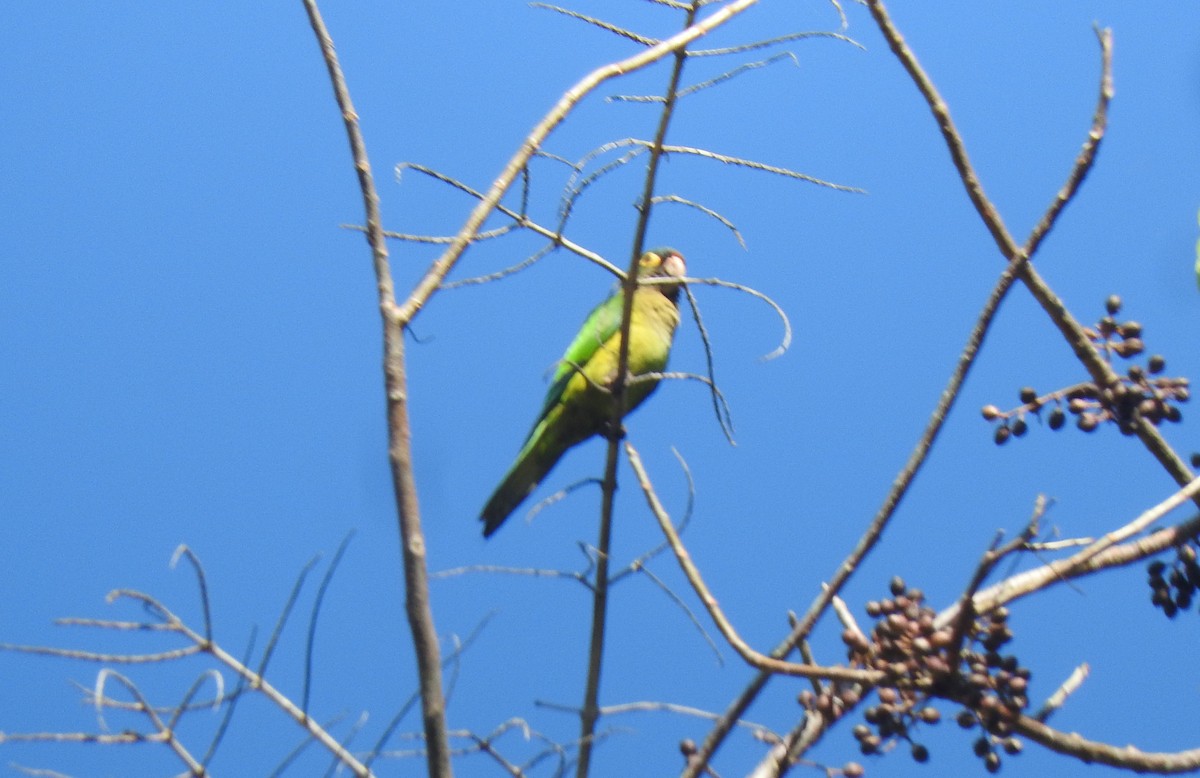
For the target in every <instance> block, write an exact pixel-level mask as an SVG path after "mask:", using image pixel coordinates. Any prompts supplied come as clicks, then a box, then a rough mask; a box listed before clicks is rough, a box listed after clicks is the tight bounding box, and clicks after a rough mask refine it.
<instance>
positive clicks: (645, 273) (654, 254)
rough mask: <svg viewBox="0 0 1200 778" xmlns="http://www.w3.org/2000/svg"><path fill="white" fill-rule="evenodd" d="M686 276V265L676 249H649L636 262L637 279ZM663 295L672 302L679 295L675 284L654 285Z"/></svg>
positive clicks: (663, 247)
mask: <svg viewBox="0 0 1200 778" xmlns="http://www.w3.org/2000/svg"><path fill="white" fill-rule="evenodd" d="M685 275H687V263H686V262H685V261H684V259H683V255H682V254H680V253H679V252H678V251H677V250H676V249H673V248H667V247H665V246H662V247H659V248H656V249H650V250H649V251H647V252H646V253H644V254H642V257H641V259H639V260H638V277H639V278H683V277H684V276H685ZM654 287H655V288H656V289H658V290H659V291H661V292H662V293H663V295H665V296H666V297H668V298H669V299H671V300H674V299H675V298H676V297H677V296H678V295H679V286H678V285H676V284H655V285H654Z"/></svg>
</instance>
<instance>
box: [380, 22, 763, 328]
mask: <svg viewBox="0 0 1200 778" xmlns="http://www.w3.org/2000/svg"><path fill="white" fill-rule="evenodd" d="M757 2H758V0H734V2H731V3H730V4H729V5H726V6H724V7H723V8H720V9H719V10H717V11H715V12H714V13H713V14H712V15H711V16H709V17H707V18H705V19H704V20H703V21H700V22H698V23H696V24H694V25H691V26H689V27H688V28H687V29H685V30H683V31H682V32H679V33H677V34H675V35H673V36H671V37H670V38H667V39H666V40H665V41H663V42H662V43H659V44H657V45H655V46H652V47H650V48H648V49H646V50H645V51H641V52H638V53H637V54H635V55H633V56H631V57H627V58H625V59H623V60H620V61H619V62H613V63H610V64H608V65H604V66H603V67H599V68H596V69H595V70H593V71H592V72H591V73H589V74H587V75H586V76H584V77H583V78H582V79H580V81H579V82H578V83H577V84H575V86H573V87H571V88H570V89H568V90H567V91H566V93H564V94H563V96H562V97H561V98H560V99H559V101H558V102H557V103H556V104H555V105H554V107H553V108H551V109H550V111H549V113H547V114H546V115H545V117H543V118H542V120H541V121H540V122H538V124H537V125H536V126H535V127H534V128H533V130H532V131H531V132H530V133H529V135H528V136H527V137H526V138H525V142H524V143H522V144H521V148H520V149H519V150H518V151H517V153H516V154H514V155H513V157H512V158H511V159H510V160H509V161H508V164H507V165H505V167H504V170H502V171H501V172H500V175H499V176H497V177H496V180H495V182H494V183H493V184H492V187H491V189H489V190H488V193H487V195H486V196H485V197H484V199H483V201H482V202H480V203H479V204H478V205H477V206H475V208H474V210H472V211H471V214H470V216H468V217H467V221H466V222H465V223H464V224H463V226H462V229H460V230H459V231H458V235H457V236H456V237H455V240H454V243H452V244H451V245H450V247H449V248H448V249H447V250H446V252H445V253H444V254H442V256H440V257H438V258H437V260H435V261H434V262H433V264H432V265H430V266H429V268H428V269H427V270H426V271H425V275H424V277H423V278H422V279H421V280H420V281H419V282H418V283H417V285H416V287H414V288H413V290H412V293H411V294H409V296H408V299H407V300H405V302H404V304H403V305H402V306H400V309H399V310H398V311H397V313H396V318H395V322H396V324H397V325H398V326H400V327H405V326H407V325H408V323H409V322H410V321H412V319H413V317H414V316H416V315H417V313H418V312H419V311H420V310H421V308H423V307H424V306H425V303H427V302H429V298H430V297H432V296H433V295H434V293H436V292H437V290H438V287H439V286H440V285H441V283H442V280H443V279H444V278H445V277H446V274H447V273H449V272H450V270H451V268H453V267H454V264H455V263H456V262H458V258H459V257H460V256H462V253H463V251H464V250H465V249H466V248H467V244H469V243H470V242H471V240H472V238H473V236H474V235H475V233H476V232H477V231H478V230H479V228H480V227H481V226H482V225H483V223H484V221H485V220H486V219H487V217H488V216H489V215H491V213H492V211H493V210H495V208H496V204H497V203H499V202H500V199H501V198H502V197H503V196H504V193H505V192H507V191H508V189H509V187H511V186H512V184H513V181H515V180H516V178H517V176H518V175H519V174H520V172H521V170H522V169H523V168H524V167H525V163H527V162H528V161H529V158H530V157H532V156H533V154H534V153H535V152H536V151H538V150H539V149H540V148H541V146H542V143H544V142H545V140H546V138H547V137H549V135H550V133H552V132H553V131H554V130H555V129H556V128H557V127H558V125H559V124H561V123H562V122H563V120H564V119H566V118H567V116H568V115H569V114H570V113H571V112H572V111H573V110H575V106H577V105H578V104H579V103H580V101H582V100H583V98H584V97H586V96H587V95H589V94H590V93H591V92H593V91H595V89H596V87H598V86H600V85H601V84H603V83H604V82H605V81H608V80H609V79H611V78H616V77H617V76H623V75H626V74H628V73H633V72H635V71H637V70H641V69H642V68H644V67H646V66H648V65H650V64H652V63H654V62H657V61H659V60H660V59H662V58H664V57H666V56H667V55H668V54H671V53H672V52H675V51H679V50H681V49H683V48H684V47H686V46H687V45H688V44H689V43H691V42H692V41H694V40H696V39H698V38H701V37H703V36H705V35H707V34H708V33H709V32H711V31H713V30H715V29H716V28H718V27H720V26H721V25H723V24H726V23H727V22H729V20H730V19H732V18H733V17H735V16H737V15H738V14H740V13H743V12H744V11H746V10H747V9H748V8H750V7H751V6H753V5H755V4H756V3H757Z"/></svg>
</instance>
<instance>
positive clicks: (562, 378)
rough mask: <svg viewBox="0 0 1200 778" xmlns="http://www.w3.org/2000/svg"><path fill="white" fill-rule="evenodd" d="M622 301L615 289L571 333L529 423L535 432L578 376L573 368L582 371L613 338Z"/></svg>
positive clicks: (621, 296)
mask: <svg viewBox="0 0 1200 778" xmlns="http://www.w3.org/2000/svg"><path fill="white" fill-rule="evenodd" d="M624 300H625V295H624V294H623V293H622V290H621V289H620V288H618V289H617V291H615V292H614V293H613V294H612V295H610V296H609V298H608V299H607V300H605V301H604V302H602V303H600V304H599V305H597V306H596V307H595V308H593V309H592V312H591V313H589V314H588V317H587V319H585V320H584V322H583V326H582V327H580V328H579V332H577V333H575V339H574V340H572V341H571V345H569V346H567V350H566V351H564V352H563V355H562V358H561V359H559V360H558V365H557V366H556V367H555V368H554V376H553V377H552V378H551V379H550V388H549V389H547V390H546V399H545V400H544V401H543V402H542V410H541V413H539V414H538V417H537V421H535V422H534V423H533V429H537V426H538V424H539V423H541V421H542V420H543V419H545V418H546V414H548V413H550V409H551V408H553V407H554V406H555V405H556V404H557V403H558V402H559V401H560V400H562V396H563V392H565V391H566V389H567V384H568V383H569V382H570V380H571V376H573V375H575V373H577V372H578V369H577V367H578V368H582V367H583V366H584V365H586V364H587V363H588V360H590V359H591V358H592V356H594V355H595V353H596V352H597V351H598V350H599V349H600V346H602V345H604V343H605V342H607V341H608V339H609V338H611V337H612V336H613V335H616V334H617V330H619V329H620V327H621V309H622V307H623V303H624ZM529 434H530V435H532V434H533V430H530V433H529Z"/></svg>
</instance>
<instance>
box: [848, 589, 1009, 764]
mask: <svg viewBox="0 0 1200 778" xmlns="http://www.w3.org/2000/svg"><path fill="white" fill-rule="evenodd" d="M890 589H891V595H892V596H891V597H889V598H887V599H883V600H878V601H872V602H869V603H867V614H868V615H870V616H871V617H873V618H875V619H877V621H876V624H875V628H874V629H873V630H872V631H871V635H870V637H869V638H868V637H866V636H864V635H862V634H861V633H860V632H858V631H857V630H854V629H847V630H846V631H845V632H843V634H842V640H843V642H845V644H846V646H847V647H848V648H849V656H850V662H851V663H852V664H854V665H857V666H860V667H865V668H868V669H872V670H878V671H880V672H882V673H883V674H884V675H885V676H886V680H884V681H883V682H881V683H880V684H879V686H878V688H877V693H878V698H879V703H878V704H877V705H873V706H871V707H869V708H867V709H866V710H865V711H864V714H863V718H864V720H865V722H866V723H864V724H859V725H858V726H856V727H855V728H854V737H855V739H856V740H857V741H858V744H859V750H861V751H862V753H864V754H868V755H869V754H876V753H879V752H880V751H881V750H882V749H883V748H884V747H885V744H887V745H890V744H892V743H894V742H896V741H898V740H904V741H907V742H908V743H909V744H910V748H911V753H912V757H913V759H915V760H916V761H918V762H924V761H926V760H928V759H929V750H928V749H927V748H926V747H925V746H924V745H922V744H920V743H918V742H916V741H915V740H914V739H913V730H914V728H915V726H916V725H918V724H920V723H924V724H936V723H937V722H938V721H939V720H940V719H941V714H940V713H939V712H938V710H937V709H936V708H934V707H932V706H931V705H930V704H929V702H930V700H931V699H933V698H944V699H948V700H953V701H955V702H958V703H961V704H962V705H963V706H965V707H964V710H963V711H962V712H961V713H960V714H959V716H958V719H957V720H958V722H959V724H960V725H962V726H964V727H974V726H976V725H977V724H978V725H980V726H981V727H982V728H983V730H984V735H983V736H981V737H980V739H979V741H977V742H976V744H975V752H976V754H977V755H978V756H979V757H980V758H981V759H983V760H984V764H985V766H986V767H987V769H988V771H989V772H995V771H996V770H998V769H999V768H1000V756H999V753H998V751H997V745H999V746H1000V747H1002V748H1003V749H1005V750H1006V751H1008V753H1017V751H1019V750H1020V742H1019V741H1018V740H1016V738H1014V737H1012V736H1011V733H1012V720H1013V718H1015V717H1016V716H1017V715H1019V714H1020V713H1021V711H1023V710H1024V709H1025V708H1026V707H1027V706H1028V705H1029V697H1028V691H1027V690H1028V685H1029V671H1028V670H1027V669H1025V668H1023V667H1021V666H1020V665H1019V663H1018V661H1017V659H1016V658H1015V657H1013V656H1004V655H1001V654H1000V653H999V652H1000V649H1001V648H1003V646H1004V645H1006V644H1007V643H1008V642H1009V641H1011V640H1012V630H1011V629H1010V628H1009V626H1008V611H1007V610H1006V609H1005V608H1003V607H1001V608H997V609H996V610H994V611H992V612H991V613H990V614H987V615H985V616H981V617H979V618H977V619H976V620H975V621H974V622H973V623H972V625H971V626H970V628H969V629H968V630H967V632H966V634H965V635H961V636H960V635H957V634H956V628H955V626H954V625H947V626H942V627H938V626H936V624H935V616H936V614H935V613H934V611H933V610H932V609H931V608H929V607H928V606H927V605H925V603H924V594H923V593H922V592H921V591H920V590H919V589H910V588H908V587H907V586H905V583H904V581H903V580H901V579H900V578H893V579H892V582H891V587H890Z"/></svg>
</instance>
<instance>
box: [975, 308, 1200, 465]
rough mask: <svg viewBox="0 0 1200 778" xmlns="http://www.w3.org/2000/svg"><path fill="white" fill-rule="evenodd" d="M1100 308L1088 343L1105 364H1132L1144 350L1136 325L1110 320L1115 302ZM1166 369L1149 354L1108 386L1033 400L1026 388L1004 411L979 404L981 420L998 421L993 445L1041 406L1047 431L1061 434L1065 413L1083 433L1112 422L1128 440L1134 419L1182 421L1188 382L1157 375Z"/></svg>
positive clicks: (1023, 427) (1016, 432) (1018, 430)
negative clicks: (1016, 402) (1181, 406)
mask: <svg viewBox="0 0 1200 778" xmlns="http://www.w3.org/2000/svg"><path fill="white" fill-rule="evenodd" d="M1105 309H1106V310H1107V311H1108V313H1107V315H1106V316H1104V317H1103V318H1102V319H1100V321H1099V322H1097V323H1096V326H1095V327H1088V328H1085V332H1086V333H1087V336H1088V337H1089V338H1090V339H1091V341H1092V343H1093V344H1094V345H1095V346H1096V347H1097V348H1098V349H1099V350H1100V351H1101V352H1103V353H1104V355H1105V356H1106V357H1107V358H1108V359H1109V360H1111V359H1112V357H1113V355H1114V354H1115V355H1116V356H1117V357H1120V358H1121V359H1132V358H1134V357H1136V356H1138V355H1139V354H1141V353H1143V352H1144V351H1145V350H1146V347H1145V344H1144V343H1143V342H1142V325H1141V324H1138V323H1137V322H1136V321H1124V322H1119V321H1117V320H1116V315H1117V314H1118V313H1120V311H1121V298H1120V297H1117V296H1116V295H1112V296H1110V297H1109V298H1108V300H1107V301H1106V302H1105ZM1166 368H1167V362H1166V360H1165V359H1163V357H1162V355H1160V354H1153V355H1151V356H1150V357H1149V358H1148V359H1147V360H1146V364H1145V365H1140V364H1134V365H1131V366H1130V367H1129V369H1128V371H1127V372H1126V374H1125V375H1124V376H1121V378H1120V380H1119V381H1117V382H1116V383H1115V384H1113V385H1112V386H1109V387H1105V388H1101V387H1099V386H1097V385H1096V384H1094V383H1082V384H1076V385H1074V386H1069V387H1066V388H1064V389H1059V390H1057V391H1054V392H1050V393H1049V394H1044V395H1039V394H1038V393H1037V392H1036V391H1035V390H1034V389H1033V388H1031V387H1028V386H1027V387H1024V388H1023V389H1021V391H1020V395H1019V399H1020V405H1018V406H1017V407H1015V408H1013V409H1011V410H1007V411H1004V410H1001V409H1000V408H998V407H996V406H995V405H985V406H984V407H983V409H982V413H983V418H985V419H987V420H988V421H999V422H1000V424H999V425H998V426H997V427H996V431H995V433H994V440H995V441H996V444H997V445H1003V444H1004V443H1007V442H1008V440H1009V439H1010V438H1014V437H1016V438H1019V437H1021V436H1022V435H1024V434H1025V433H1026V432H1028V431H1029V424H1028V422H1027V421H1026V417H1028V416H1036V417H1037V418H1038V419H1039V420H1041V412H1042V409H1044V408H1047V407H1049V408H1050V412H1049V414H1047V418H1046V425H1047V426H1048V427H1050V429H1052V430H1058V429H1062V427H1063V426H1064V425H1066V423H1067V414H1068V413H1070V414H1071V415H1072V416H1074V417H1075V426H1076V427H1078V428H1079V429H1081V430H1083V431H1084V432H1091V431H1092V430H1094V429H1096V428H1097V427H1099V426H1100V425H1101V424H1103V423H1105V422H1112V423H1115V424H1116V425H1117V427H1118V428H1119V429H1120V430H1121V432H1122V434H1125V435H1132V434H1133V433H1134V431H1135V430H1136V429H1137V423H1138V421H1139V420H1145V421H1148V422H1149V423H1151V424H1153V425H1155V426H1158V425H1159V424H1161V423H1163V422H1164V421H1167V422H1178V421H1179V420H1180V419H1182V418H1183V414H1182V413H1180V411H1179V407H1178V403H1184V402H1187V401H1188V399H1189V397H1190V396H1191V390H1190V387H1189V384H1188V380H1187V379H1186V378H1169V377H1165V376H1160V374H1161V373H1162V372H1163V371H1164V370H1166Z"/></svg>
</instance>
